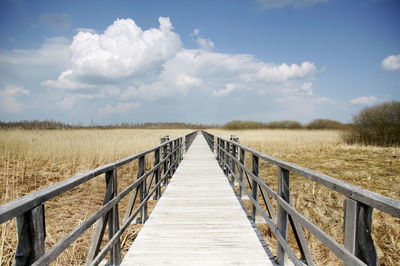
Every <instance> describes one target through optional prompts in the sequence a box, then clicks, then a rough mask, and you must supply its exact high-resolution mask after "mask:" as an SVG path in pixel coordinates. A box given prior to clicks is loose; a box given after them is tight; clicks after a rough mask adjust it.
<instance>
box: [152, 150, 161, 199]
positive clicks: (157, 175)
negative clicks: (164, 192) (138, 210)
mask: <svg viewBox="0 0 400 266" xmlns="http://www.w3.org/2000/svg"><path fill="white" fill-rule="evenodd" d="M159 162H160V149H157V150H155V151H154V166H156V165H157V164H158V163H159ZM160 168H161V166H158V167H157V169H156V171H155V173H154V174H155V181H154V182H155V184H156V185H157V184H158V182H159V181H160ZM160 195H161V186H160V185H157V188H156V195H155V196H154V197H153V199H154V200H158V199H159V198H160Z"/></svg>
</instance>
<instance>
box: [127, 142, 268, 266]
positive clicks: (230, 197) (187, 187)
mask: <svg viewBox="0 0 400 266" xmlns="http://www.w3.org/2000/svg"><path fill="white" fill-rule="evenodd" d="M222 258H223V262H224V263H225V264H241V265H245V264H246V265H271V264H270V263H271V262H270V259H269V257H268V255H267V253H266V252H265V250H264V247H263V246H262V245H261V243H260V241H259V239H258V238H257V235H256V234H255V232H254V229H253V227H252V226H251V224H250V222H249V220H248V218H247V216H246V214H245V213H244V212H243V209H242V207H241V206H240V204H239V202H238V200H237V198H236V196H235V195H234V193H233V190H232V187H231V186H230V185H229V181H228V180H227V179H226V177H225V175H224V173H223V172H222V170H221V168H220V167H219V166H218V162H217V161H216V160H215V158H214V156H213V154H212V153H211V152H210V149H209V147H208V146H207V144H206V142H205V139H204V138H203V137H202V136H201V135H198V136H197V137H196V139H195V140H194V141H193V143H192V145H191V146H190V148H189V150H188V152H187V153H186V154H185V155H184V160H183V161H182V163H181V164H180V166H179V167H178V169H177V170H176V172H175V174H174V178H173V179H172V180H171V182H170V184H169V185H168V187H167V189H166V190H165V191H164V194H163V196H162V197H161V199H160V200H159V202H158V203H157V205H156V206H155V208H154V209H153V211H152V213H151V215H150V216H149V219H148V220H147V222H146V224H145V225H144V226H143V228H142V230H141V231H140V232H139V234H138V236H137V238H136V240H135V241H134V243H133V245H132V247H131V248H130V250H129V251H128V253H127V254H126V256H125V258H124V260H123V262H122V264H121V265H130V264H132V263H133V264H135V263H136V264H145V265H159V264H164V265H178V264H179V265H191V264H193V263H195V264H196V262H206V261H208V262H209V263H210V264H213V265H215V264H218V263H220V262H221V261H222ZM197 264H198V263H197Z"/></svg>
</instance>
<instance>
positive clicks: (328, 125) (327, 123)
mask: <svg viewBox="0 0 400 266" xmlns="http://www.w3.org/2000/svg"><path fill="white" fill-rule="evenodd" d="M345 127H346V125H345V124H342V123H341V122H339V121H335V120H329V119H314V120H313V121H311V122H310V123H308V124H307V128H308V129H344V128H345Z"/></svg>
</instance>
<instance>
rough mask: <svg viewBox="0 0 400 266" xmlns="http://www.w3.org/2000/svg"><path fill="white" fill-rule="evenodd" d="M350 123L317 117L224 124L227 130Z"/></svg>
mask: <svg viewBox="0 0 400 266" xmlns="http://www.w3.org/2000/svg"><path fill="white" fill-rule="evenodd" d="M350 126H351V125H350V124H343V123H341V122H339V121H335V120H329V119H315V120H312V121H311V122H309V123H307V124H302V123H300V122H297V121H293V120H283V121H272V122H255V121H239V120H234V121H230V122H228V123H226V124H225V125H223V126H222V128H223V129H227V130H240V129H265V128H269V129H348V128H349V127H350Z"/></svg>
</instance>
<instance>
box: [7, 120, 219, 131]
mask: <svg viewBox="0 0 400 266" xmlns="http://www.w3.org/2000/svg"><path fill="white" fill-rule="evenodd" d="M219 127H220V126H219V125H214V124H211V125H205V124H192V123H183V122H155V123H119V124H108V125H96V124H94V123H91V125H83V124H82V123H75V124H69V123H63V122H57V121H54V120H43V121H40V120H23V121H17V122H2V121H0V128H1V129H13V128H19V129H28V130H33V129H94V128H97V129H115V128H136V129H205V128H219Z"/></svg>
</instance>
